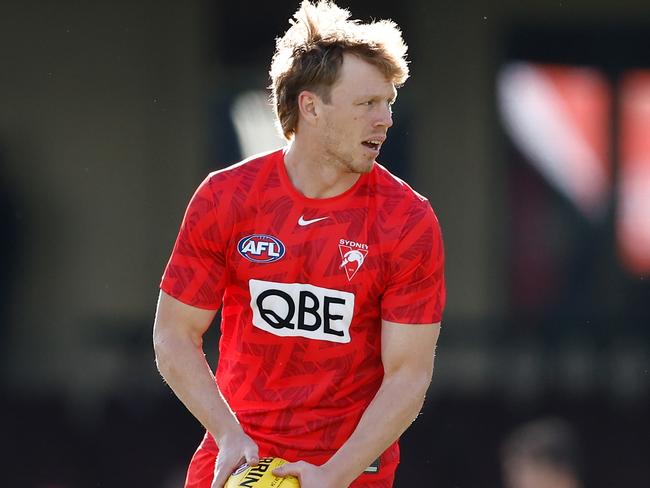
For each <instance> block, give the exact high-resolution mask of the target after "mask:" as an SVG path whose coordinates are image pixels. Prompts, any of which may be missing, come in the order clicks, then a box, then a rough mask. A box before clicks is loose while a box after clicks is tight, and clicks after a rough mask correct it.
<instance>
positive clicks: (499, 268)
mask: <svg viewBox="0 0 650 488" xmlns="http://www.w3.org/2000/svg"><path fill="white" fill-rule="evenodd" d="M340 5H342V6H346V7H350V8H351V10H352V13H353V16H354V17H356V18H361V19H364V20H368V19H370V18H385V17H389V18H393V19H394V20H396V21H397V22H398V23H399V24H400V26H401V27H402V28H403V31H404V36H405V38H406V41H407V42H408V44H409V46H410V60H411V63H412V64H411V69H412V78H411V80H409V81H408V82H407V84H406V86H405V87H404V88H403V89H402V90H401V91H400V95H399V99H398V103H397V105H396V109H395V111H396V121H395V126H394V128H393V129H392V131H391V134H390V136H391V137H389V144H388V145H387V147H386V148H385V151H384V152H383V157H382V158H381V160H382V161H385V162H386V163H387V165H388V166H389V167H390V168H391V169H393V170H394V171H395V172H396V173H397V174H399V175H401V176H403V177H405V178H406V179H407V180H408V181H410V182H411V183H412V184H413V185H414V186H415V187H416V188H417V189H418V190H419V191H420V192H421V193H423V194H425V195H426V196H428V197H429V198H430V200H431V202H432V205H433V207H434V208H435V209H436V211H437V213H438V216H439V218H440V221H441V223H442V226H443V231H444V237H445V243H446V253H447V283H448V306H447V311H446V315H445V320H444V325H443V333H442V336H441V339H440V344H439V352H438V357H437V362H436V371H435V374H434V380H433V383H432V385H431V388H430V392H429V395H428V399H427V402H426V405H425V408H424V410H423V413H422V415H421V416H420V418H419V419H418V420H417V423H416V424H415V426H414V427H413V428H412V429H411V430H409V431H408V432H407V434H406V435H405V436H404V438H403V443H402V446H403V463H402V465H401V467H400V469H399V471H398V473H399V474H398V482H397V485H396V486H398V487H400V486H411V484H414V483H417V484H418V486H431V487H439V488H452V487H459V488H492V487H498V486H502V480H501V473H500V470H499V454H498V449H499V446H500V444H501V442H502V440H503V439H504V438H505V436H506V435H507V434H508V433H509V432H510V431H511V430H512V429H513V428H514V427H515V426H517V425H519V424H520V423H521V422H524V421H526V420H529V419H534V418H538V417H541V416H548V415H552V416H559V417H561V418H564V419H566V420H568V421H569V422H571V423H572V425H573V426H574V427H575V428H576V430H577V432H578V434H579V438H580V441H581V447H582V450H583V458H584V460H585V479H586V480H587V486H590V487H594V488H605V487H619V486H631V487H642V486H650V468H649V467H648V463H647V457H648V455H649V454H650V419H649V416H648V415H647V412H648V411H649V407H650V397H649V395H648V391H649V390H648V387H649V386H650V373H649V369H650V364H649V363H650V350H649V344H650V342H649V339H650V334H649V333H648V328H649V327H648V326H650V306H649V305H648V303H650V301H649V299H650V281H649V280H648V274H649V273H648V271H649V269H648V268H649V266H648V261H649V259H648V255H647V249H650V245H648V246H647V247H645V246H644V245H643V242H644V241H643V239H644V236H645V238H646V239H647V236H648V233H647V232H646V233H645V234H644V233H643V232H640V233H638V234H637V235H636V237H634V234H633V237H632V238H630V237H629V234H625V233H624V232H622V230H621V229H623V227H624V226H622V224H621V218H622V217H621V215H622V214H623V213H622V209H624V208H625V209H629V208H630V205H628V204H627V203H626V200H625V197H626V195H627V194H628V193H627V192H628V190H626V188H627V187H625V186H623V185H621V184H619V183H620V182H621V181H622V179H623V177H624V174H625V168H626V166H625V154H626V153H625V148H626V147H627V144H628V143H627V142H626V141H627V139H626V133H627V132H626V131H628V130H630V129H629V127H628V125H626V124H625V123H623V121H624V120H626V119H625V118H624V117H623V116H622V113H623V112H624V109H625V107H626V106H627V105H626V100H627V98H626V96H627V92H626V87H627V86H628V85H627V84H626V83H625V82H624V81H625V80H626V74H629V73H634V74H639V76H640V79H641V81H642V83H641V87H642V95H641V98H639V99H638V100H640V101H638V103H637V104H633V107H632V108H634V107H637V108H638V107H641V110H640V112H641V117H640V120H641V122H639V123H638V124H637V125H636V126H635V127H636V130H637V132H639V131H640V134H641V136H640V137H641V141H643V140H644V139H643V138H644V135H645V137H646V138H647V139H648V140H650V129H649V127H650V124H648V123H647V117H646V118H645V119H644V118H643V113H647V112H648V110H647V108H648V102H647V101H648V98H647V97H646V98H645V99H644V98H643V96H644V95H643V93H646V94H647V90H646V92H643V89H644V88H643V87H644V86H647V84H646V85H644V84H643V79H644V78H643V77H644V76H645V75H647V72H646V71H645V70H650V57H649V56H648V52H647V46H648V45H649V44H650V3H648V2H647V1H642V0H638V1H637V0H619V1H617V2H614V1H594V0H591V1H587V0H554V1H539V0H537V1H530V2H517V1H514V0H504V1H501V2H481V1H478V0H476V1H471V0H462V1H460V0H458V1H455V2H451V1H435V2H429V1H428V0H413V1H408V2H400V3H395V2H388V1H373V2H371V1H368V0H361V1H341V2H340ZM295 8H296V3H294V2H289V1H285V0H282V1H275V2H246V3H245V2H217V1H213V2H208V1H189V2H172V1H168V0H159V1H157V2H153V1H149V0H147V1H136V2H125V1H117V2H102V1H98V2H79V1H71V0H62V1H59V2H45V1H38V0H23V1H17V0H5V1H3V2H2V4H1V5H0V63H1V65H0V66H1V69H0V218H1V222H2V223H1V225H2V227H0V228H1V229H2V230H1V231H0V232H1V235H2V238H1V240H0V245H1V248H0V260H1V261H0V361H1V363H0V364H1V370H0V371H1V376H0V381H1V387H2V390H1V392H0V398H1V399H0V419H1V424H2V436H1V437H2V442H1V444H2V448H1V451H0V459H2V466H3V469H2V471H3V472H2V482H1V484H2V485H4V486H25V487H37V488H46V487H48V488H54V487H57V488H72V487H90V486H102V487H116V486H120V487H136V486H151V487H163V488H164V487H171V486H178V483H179V481H178V480H179V478H180V477H181V476H182V471H183V469H184V466H185V464H186V462H187V460H188V458H189V456H190V455H191V453H192V452H193V449H194V447H195V444H196V442H197V440H198V438H199V436H200V433H201V428H200V426H199V425H198V424H197V423H196V422H195V421H194V420H192V418H191V417H190V415H189V414H188V413H186V412H185V411H184V409H183V407H182V406H181V405H180V403H179V402H178V401H177V400H176V399H175V398H174V397H173V395H172V393H171V392H170V390H169V389H168V388H167V387H166V386H165V385H164V384H163V383H162V381H161V379H160V378H159V375H158V374H157V372H156V370H155V365H154V362H153V354H152V349H151V345H150V330H151V324H152V317H153V312H154V306H155V300H156V296H157V284H158V281H159V277H160V274H161V272H162V269H163V266H164V264H165V262H166V259H167V257H168V254H169V251H170V249H171V245H172V243H173V239H174V237H175V234H176V231H177V228H178V224H179V221H180V218H181V216H182V212H183V210H184V207H185V204H186V202H187V200H188V198H189V196H190V195H191V193H192V191H193V190H194V188H195V187H196V185H197V184H198V183H199V182H200V181H201V179H202V178H203V177H204V175H205V174H206V173H207V172H208V171H210V170H212V169H216V168H219V167H223V166H225V165H226V164H228V163H231V162H234V161H236V160H237V159H238V158H239V157H240V156H241V155H242V154H243V153H245V152H246V149H247V148H249V147H252V146H248V145H247V143H248V144H253V145H254V144H256V143H258V144H267V143H268V144H273V141H272V140H271V139H265V138H263V137H262V135H261V134H263V133H264V134H266V132H264V130H265V129H264V127H258V126H256V125H255V124H256V123H257V122H258V121H259V120H262V119H264V117H263V116H262V115H260V116H259V117H253V118H252V120H251V117H248V119H247V118H246V116H245V115H246V114H249V115H250V114H257V113H258V111H259V110H260V107H259V103H257V102H255V100H257V101H259V93H260V90H263V89H264V88H265V86H266V85H267V82H268V80H267V76H266V73H267V69H268V64H269V60H270V57H271V55H272V52H273V39H274V37H276V36H278V35H281V33H282V32H283V31H284V30H285V29H286V27H287V23H286V20H287V18H288V17H289V16H290V14H292V13H293V11H294V10H295ZM521 63H525V64H521ZM522 66H523V67H529V68H534V69H536V70H537V71H536V72H537V74H541V75H542V77H543V76H544V74H548V73H549V72H550V73H551V75H552V76H556V75H558V73H560V75H558V76H559V78H557V77H556V78H557V79H564V80H565V81H566V80H567V79H569V80H575V79H576V78H579V79H582V78H581V77H582V76H585V77H586V78H585V79H586V83H587V85H585V86H592V88H593V84H594V83H595V84H596V85H597V87H600V88H597V89H595V91H589V93H592V95H593V97H594V98H593V99H592V100H591V103H592V105H589V104H588V103H587V105H589V106H593V105H594V104H595V105H596V106H598V107H600V111H599V110H598V109H594V110H592V111H590V109H585V110H586V113H587V114H588V115H589V114H593V117H591V118H590V120H591V121H592V122H593V121H596V122H594V123H596V125H598V124H600V126H598V127H596V128H595V129H593V127H592V129H593V131H592V133H595V134H596V136H597V137H595V139H594V138H593V137H592V139H594V140H592V142H593V143H594V144H595V146H597V147H598V148H600V152H598V151H596V152H597V153H598V154H600V156H601V161H600V163H601V165H605V167H606V168H607V171H606V173H607V177H606V178H605V179H604V180H603V181H605V183H604V184H602V185H601V186H600V187H599V190H598V191H596V192H595V193H594V195H596V196H595V197H593V198H592V200H589V201H588V202H587V203H585V201H584V200H580V198H579V197H576V194H575V193H572V191H573V190H571V188H575V185H578V183H579V182H584V181H591V180H590V177H591V176H590V174H591V173H590V174H584V173H581V172H580V171H578V172H577V173H575V172H574V173H569V172H567V171H564V170H563V169H562V168H568V167H570V165H571V164H572V161H574V160H573V159H571V158H572V157H574V156H575V155H574V156H571V154H573V153H571V151H568V153H569V155H568V156H567V154H565V153H562V151H560V153H558V152H555V153H554V154H555V156H554V157H555V158H557V160H555V162H556V163H557V164H556V173H555V179H554V178H549V176H548V175H549V173H548V172H545V170H544V169H543V168H544V166H543V165H542V166H540V164H541V163H540V161H541V162H542V163H543V162H544V161H546V163H548V158H546V159H544V158H543V157H542V158H541V159H540V158H539V157H538V156H539V154H537V153H536V152H535V151H536V149H535V147H534V146H535V144H532V146H533V147H532V148H531V144H528V145H527V143H526V139H525V138H523V139H522V136H521V134H518V133H517V132H516V130H515V131H514V132H513V130H512V127H513V126H512V125H510V126H509V121H510V122H511V121H512V120H513V119H512V117H513V115H512V114H513V113H516V114H519V116H520V117H521V116H523V117H524V118H525V117H526V116H528V117H530V118H531V119H532V124H531V125H532V126H533V127H535V126H536V124H537V126H538V127H539V130H540V134H539V139H538V138H537V135H535V134H534V133H533V136H532V137H533V139H532V140H533V142H534V141H537V142H539V141H542V143H543V144H542V145H543V146H545V147H547V148H548V147H555V144H556V142H557V141H555V140H553V138H552V137H551V138H550V139H548V134H547V135H546V139H544V137H543V133H544V132H545V131H544V128H545V125H544V123H545V122H544V120H545V119H544V120H542V119H540V120H537V119H536V114H535V113H531V111H530V110H528V111H527V110H526V106H519V105H517V104H518V102H517V100H521V97H519V96H518V94H519V95H521V93H526V90H527V89H528V85H526V84H525V83H524V85H523V92H522V91H517V90H521V89H522V86H521V85H517V83H507V81H508V80H510V81H512V80H513V79H515V78H516V77H515V78H512V77H510V78H509V77H508V76H509V74H512V73H513V72H515V74H516V73H518V72H517V71H516V68H522ZM513 67H514V68H515V71H513V70H509V69H508V68H513ZM549 67H550V68H551V69H550V71H549ZM552 68H557V69H559V71H557V70H556V71H553V69H552ZM545 70H546V71H545ZM562 70H564V71H562ZM575 70H577V71H575ZM585 70H586V71H585ZM553 73H554V74H553ZM574 75H575V76H574ZM549 76H550V75H549ZM556 78H554V79H555V80H556V81H557V79H556ZM516 79H519V80H521V77H520V78H516ZM589 83H592V84H591V85H589ZM579 86H583V85H579ZM509 90H510V91H509ZM582 93H584V92H583V91H581V90H578V95H577V96H578V98H580V96H581V95H580V94H582ZM255 94H257V95H255ZM513 94H514V95H513ZM249 95H250V96H249ZM574 95H575V93H574ZM256 96H257V98H255V97H256ZM507 100H515V102H513V103H514V105H512V104H510V105H508V103H506V102H507ZM568 100H569V102H571V100H573V99H572V98H570V97H569V99H568ZM635 100H637V99H635ZM644 100H645V102H644ZM565 101H566V99H565ZM583 102H584V100H583ZM256 103H257V104H256ZM599 104H600V105H599ZM639 104H640V105H639ZM237 107H240V109H237ZM241 107H244V108H243V109H242V108H241ZM603 107H604V108H603ZM644 107H645V108H644ZM592 108H593V107H592ZM644 111H645V112H644ZM584 113H585V112H583V115H584ZM522 114H523V115H522ZM526 114H527V115H526ZM238 117H239V118H238ZM242 117H243V119H242ZM509 117H510V118H509ZM587 118H589V117H587ZM517 120H519V121H520V122H521V120H522V119H521V118H519V119H517ZM635 120H637V119H635ZM644 120H645V122H643V121H644ZM547 122H548V121H547ZM524 125H525V124H524ZM577 125H578V129H580V128H581V127H582V126H580V124H577ZM583 125H584V121H583ZM582 128H584V127H582ZM599 131H600V132H599ZM551 132H552V131H551ZM578 132H579V130H578ZM246 134H248V137H247V136H246ZM251 134H252V136H251ZM592 135H593V134H592ZM247 141H248V142H247ZM530 141H531V140H530V139H529V140H528V143H530ZM594 141H595V142H594ZM558 144H559V142H558ZM538 146H539V144H538ZM641 146H643V144H641ZM537 151H539V147H537ZM636 156H637V159H638V160H639V161H641V163H639V164H640V165H641V166H644V165H645V166H644V167H645V169H646V174H647V171H648V167H649V165H650V163H649V162H648V160H649V159H650V156H649V155H648V148H645V152H644V148H643V147H641V149H639V148H638V147H637V153H636ZM575 157H576V158H578V159H580V158H579V156H575ZM551 159H552V158H551ZM587 159H588V158H587ZM592 159H593V158H592ZM551 162H553V161H551ZM557 166H559V167H560V169H559V173H558V169H557ZM592 169H593V168H592ZM584 171H587V172H588V171H591V170H589V169H587V170H584ZM558 178H559V179H558ZM558 181H559V183H558ZM640 181H642V182H643V180H640ZM562 182H564V186H562V185H563V183H562ZM572 182H573V183H574V185H573V186H572ZM647 182H648V180H647V179H646V180H645V183H643V184H641V186H640V190H639V188H638V185H637V189H636V192H637V193H636V194H637V199H636V200H635V202H636V204H635V205H633V206H632V208H633V210H636V216H633V217H632V222H633V223H634V222H635V223H636V225H633V226H632V227H633V228H634V229H643V226H644V224H645V226H646V227H645V228H646V229H647V225H648V221H649V220H650V209H649V208H648V204H647V199H648V198H647V196H644V195H648V194H650V183H648V184H646V183H647ZM578 186H579V185H578ZM630 191H631V190H630ZM644 202H645V204H644ZM635 219H636V220H635ZM626 236H627V237H626ZM635 239H636V240H635ZM638 239H641V241H638ZM635 242H637V243H638V242H641V243H642V245H641V246H639V245H637V246H635V245H634V243H635ZM630 246H631V249H632V251H630ZM639 247H640V250H639V249H638V248H639ZM634 249H636V251H634ZM644 249H645V250H646V251H644ZM630 253H632V254H634V253H636V254H634V255H633V256H632V257H630V256H631V254H630ZM210 334H211V335H210V340H209V341H208V342H209V344H208V347H207V350H208V351H209V353H211V354H212V353H213V352H214V349H215V347H214V346H215V342H216V340H217V335H216V332H214V331H212V332H210ZM212 357H214V355H213V354H212Z"/></svg>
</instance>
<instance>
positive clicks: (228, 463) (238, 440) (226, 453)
mask: <svg viewBox="0 0 650 488" xmlns="http://www.w3.org/2000/svg"><path fill="white" fill-rule="evenodd" d="M217 446H218V447H219V455H218V456H217V461H216V463H215V466H214V479H213V481H212V487H211V488H223V485H225V484H226V481H227V480H228V478H229V477H230V475H231V474H232V473H233V472H234V471H235V469H237V468H238V467H239V466H241V465H242V464H243V463H247V464H249V465H250V466H257V463H259V461H260V458H259V448H258V447H257V444H255V441H254V440H253V439H251V438H250V437H249V436H247V435H246V434H245V433H244V432H243V431H242V432H238V433H234V434H228V435H225V436H223V437H222V438H221V439H219V441H218V442H217Z"/></svg>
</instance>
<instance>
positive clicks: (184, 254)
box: [161, 150, 445, 487]
mask: <svg viewBox="0 0 650 488" xmlns="http://www.w3.org/2000/svg"><path fill="white" fill-rule="evenodd" d="M443 263H444V257H443V246H442V239H441V234H440V229H439V225H438V221H437V219H436V217H435V215H434V213H433V210H432V209H431V206H430V205H429V202H428V201H427V200H426V199H425V198H424V197H422V196H420V195H419V194H417V193H416V192H415V191H413V190H412V189H411V188H410V187H409V186H408V185H407V184H406V183H404V182H403V181H401V180H399V179H398V178H396V177H395V176H393V175H391V174H390V173H389V172H388V171H387V170H386V169H385V168H384V167H382V166H381V165H379V164H377V163H375V165H374V167H373V169H372V171H371V172H370V173H367V174H363V175H361V177H360V178H359V180H358V181H357V182H356V183H355V185H354V186H353V187H352V188H350V189H349V190H348V191H346V192H345V193H343V194H341V195H339V196H336V197H334V198H327V199H310V198H307V197H305V196H303V195H302V194H300V193H299V192H298V191H297V190H296V189H295V188H294V187H293V186H292V184H291V182H290V180H289V177H288V175H287V173H286V168H285V166H284V153H283V151H282V150H279V151H275V152H272V153H267V154H263V155H259V156H256V157H253V158H250V159H248V160H246V161H243V162H242V163H239V164H237V165H234V166H231V167H229V168H226V169H224V170H221V171H217V172H214V173H212V174H210V175H209V176H208V177H207V178H206V179H205V180H204V181H203V183H202V184H201V185H200V187H199V188H198V190H197V191H196V193H195V194H194V196H193V198H192V200H191V202H190V204H189V206H188V209H187V212H186V214H185V217H184V219H183V223H182V225H181V229H180V233H179V235H178V239H177V241H176V244H175V246H174V250H173V252H172V256H171V258H170V260H169V263H168V265H167V268H166V270H165V273H164V276H163V280H162V283H161V288H162V290H163V291H165V292H166V293H168V294H169V295H171V296H173V297H175V298H177V299H178V300H180V301H182V302H184V303H186V304H189V305H192V306H195V307H200V308H205V309H213V310H216V309H218V308H220V307H222V322H221V339H220V344H219V351H220V354H219V361H218V367H217V372H216V376H217V383H218V385H219V388H220V390H221V392H222V393H223V395H224V398H225V399H226V400H227V401H228V404H229V405H230V407H231V408H232V409H233V411H234V412H236V414H237V417H238V419H239V421H240V422H241V424H242V426H243V428H244V430H245V431H246V432H247V433H248V434H249V435H251V437H252V438H253V439H254V440H255V441H256V442H258V444H259V445H260V455H262V456H279V457H283V458H285V459H287V460H290V461H291V460H299V459H302V460H305V461H308V462H312V463H315V464H322V463H323V462H325V461H326V460H327V459H329V457H330V456H331V455H332V454H333V453H334V452H335V451H336V450H337V449H338V448H339V447H340V446H341V445H342V444H343V443H344V442H345V440H346V439H347V438H348V437H349V436H350V434H351V433H352V431H353V430H354V428H355V427H356V425H357V423H358V421H359V419H360V417H361V415H362V413H363V411H364V410H365V408H366V407H367V405H368V404H369V402H370V401H371V400H372V398H373V396H374V395H375V393H376V391H377V390H378V388H379V386H380V384H381V381H382V377H383V368H382V363H381V341H380V339H381V320H382V319H384V320H388V321H392V322H397V323H405V324H430V323H435V322H439V321H440V320H441V316H442V312H443V308H444V304H445V287H444V276H443ZM378 428H379V426H378ZM200 452H202V453H203V454H201V455H199V454H198V453H197V455H196V456H195V458H194V459H195V461H196V460H197V459H199V460H200V459H204V460H205V458H206V456H205V455H204V454H205V452H208V453H210V454H209V455H208V456H207V459H212V464H214V463H213V460H214V455H215V453H216V452H217V449H216V445H215V443H214V440H213V439H212V437H211V436H210V435H206V437H205V439H204V441H203V442H202V444H201V448H200ZM398 460H399V451H398V448H397V444H394V445H393V446H391V448H389V450H388V451H387V452H386V453H384V455H383V456H382V463H380V469H379V473H375V474H365V475H363V478H364V479H365V478H366V477H371V479H376V480H377V481H379V480H380V479H384V480H386V479H389V478H390V479H392V476H393V474H394V470H395V467H396V466H397V463H398ZM196 462H197V463H199V464H200V461H196ZM193 469H194V470H195V471H196V472H198V471H200V470H201V469H204V467H199V466H198V465H196V466H194V467H193V468H191V469H190V473H191V472H192V470H193ZM373 476H374V477H375V478H372V477H373ZM359 481H360V482H361V481H363V480H361V479H360V480H359ZM382 483H383V484H382ZM187 486H206V487H208V486H209V483H207V484H195V485H194V484H191V482H188V485H187ZM355 486H356V485H355ZM358 486H366V485H363V484H362V485H358ZM367 486H377V487H379V486H390V484H385V482H381V483H380V484H375V485H367Z"/></svg>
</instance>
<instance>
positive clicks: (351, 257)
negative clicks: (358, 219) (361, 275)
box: [339, 239, 368, 281]
mask: <svg viewBox="0 0 650 488" xmlns="http://www.w3.org/2000/svg"><path fill="white" fill-rule="evenodd" d="M339 252H340V253H341V265H340V266H339V268H343V269H344V270H345V275H346V276H347V277H348V281H352V278H354V275H355V274H357V271H359V269H360V268H361V266H362V265H363V262H364V261H365V260H366V256H367V255H368V244H359V243H358V242H354V241H348V240H346V239H341V240H340V241H339Z"/></svg>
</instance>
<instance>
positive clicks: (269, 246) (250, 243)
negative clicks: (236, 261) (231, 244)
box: [237, 234, 285, 263]
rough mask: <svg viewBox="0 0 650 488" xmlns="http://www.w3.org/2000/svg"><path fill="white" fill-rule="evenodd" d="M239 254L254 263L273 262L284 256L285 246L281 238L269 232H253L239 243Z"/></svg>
mask: <svg viewBox="0 0 650 488" xmlns="http://www.w3.org/2000/svg"><path fill="white" fill-rule="evenodd" d="M237 250H238V251H239V254H241V255H242V256H244V257H245V258H246V259H248V260H249V261H252V262H253V263H271V262H273V261H277V260H278V259H281V258H282V256H284V252H285V247H284V244H283V243H282V241H281V240H280V239H278V238H277V237H273V236H270V235H268V234H253V235H250V236H246V237H243V238H241V239H240V240H239V242H238V243H237Z"/></svg>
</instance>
